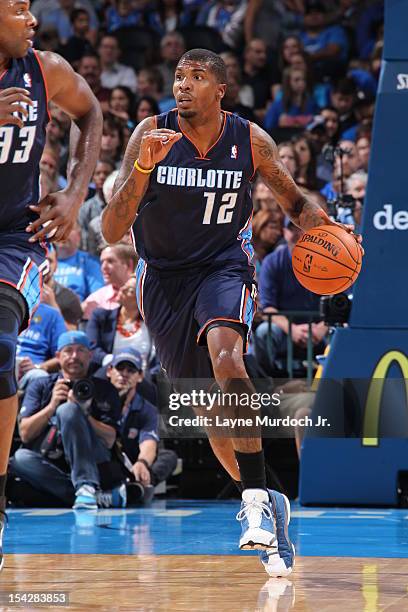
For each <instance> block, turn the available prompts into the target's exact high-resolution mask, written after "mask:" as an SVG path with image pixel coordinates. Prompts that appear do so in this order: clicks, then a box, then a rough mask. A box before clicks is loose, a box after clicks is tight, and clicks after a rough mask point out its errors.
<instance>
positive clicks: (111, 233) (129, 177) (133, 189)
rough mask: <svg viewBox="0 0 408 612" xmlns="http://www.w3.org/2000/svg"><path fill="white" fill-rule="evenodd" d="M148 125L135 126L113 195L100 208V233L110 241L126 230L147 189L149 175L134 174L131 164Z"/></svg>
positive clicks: (116, 238) (136, 156) (137, 152)
mask: <svg viewBox="0 0 408 612" xmlns="http://www.w3.org/2000/svg"><path fill="white" fill-rule="evenodd" d="M149 119H152V118H149ZM138 127H139V126H138ZM148 129H150V126H149V125H148V124H147V125H146V124H145V122H144V127H142V128H141V129H140V128H139V129H138V128H136V130H135V132H134V133H133V134H132V136H131V139H130V141H129V143H128V146H127V149H126V153H125V157H124V159H123V162H122V166H121V168H120V170H119V174H118V176H117V178H116V180H115V184H114V187H113V192H112V197H111V199H110V201H109V202H108V204H107V205H106V207H105V209H104V211H103V216H102V230H103V235H104V237H105V239H106V240H107V241H108V242H110V243H112V242H117V241H118V240H120V239H121V238H122V237H123V236H124V235H125V233H126V232H127V231H128V229H129V228H130V226H131V225H132V223H133V222H134V220H135V218H136V215H137V210H138V208H139V204H140V202H141V200H142V198H143V196H144V194H145V193H146V189H147V187H148V184H149V179H148V177H146V176H145V177H143V176H142V175H140V176H139V175H138V176H135V174H134V172H133V164H134V162H135V160H136V159H137V158H138V156H139V150H140V143H141V141H142V138H143V134H144V132H145V131H146V130H148Z"/></svg>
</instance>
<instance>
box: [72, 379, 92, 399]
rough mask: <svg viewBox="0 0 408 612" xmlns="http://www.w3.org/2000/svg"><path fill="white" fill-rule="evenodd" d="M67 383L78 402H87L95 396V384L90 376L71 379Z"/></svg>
mask: <svg viewBox="0 0 408 612" xmlns="http://www.w3.org/2000/svg"><path fill="white" fill-rule="evenodd" d="M67 385H68V388H69V389H72V393H73V394H74V397H75V399H76V401H77V402H87V401H88V400H90V399H92V398H93V397H94V391H95V385H94V384H93V382H92V380H90V379H89V378H80V379H79V380H70V381H69V382H68V383H67Z"/></svg>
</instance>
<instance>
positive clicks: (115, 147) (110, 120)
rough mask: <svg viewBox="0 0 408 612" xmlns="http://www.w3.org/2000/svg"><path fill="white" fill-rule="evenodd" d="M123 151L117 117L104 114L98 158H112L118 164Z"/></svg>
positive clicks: (120, 125)
mask: <svg viewBox="0 0 408 612" xmlns="http://www.w3.org/2000/svg"><path fill="white" fill-rule="evenodd" d="M122 153H123V130H122V124H121V121H120V120H119V119H116V118H115V117H114V116H113V115H110V114H106V115H105V116H104V119H103V130H102V140H101V151H100V158H101V159H103V161H106V160H109V161H110V160H113V161H114V162H115V164H116V166H119V164H120V160H121V159H122Z"/></svg>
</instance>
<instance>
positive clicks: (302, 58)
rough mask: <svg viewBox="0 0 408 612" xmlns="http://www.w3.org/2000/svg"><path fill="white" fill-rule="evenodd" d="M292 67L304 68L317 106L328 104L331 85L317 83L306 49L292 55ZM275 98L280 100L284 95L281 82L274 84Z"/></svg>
mask: <svg viewBox="0 0 408 612" xmlns="http://www.w3.org/2000/svg"><path fill="white" fill-rule="evenodd" d="M290 68H293V69H294V70H295V69H297V70H303V71H304V72H305V74H306V82H307V83H309V84H310V90H311V92H312V94H313V98H314V101H315V102H316V104H317V106H319V107H322V106H326V104H328V102H329V100H330V86H329V85H328V83H317V82H316V78H315V74H314V69H313V64H312V61H311V59H310V57H309V56H308V54H307V53H306V51H299V52H297V53H293V54H292V55H291V56H290ZM273 92H274V100H278V99H279V96H281V95H282V88H281V86H280V85H279V84H276V85H274V86H273Z"/></svg>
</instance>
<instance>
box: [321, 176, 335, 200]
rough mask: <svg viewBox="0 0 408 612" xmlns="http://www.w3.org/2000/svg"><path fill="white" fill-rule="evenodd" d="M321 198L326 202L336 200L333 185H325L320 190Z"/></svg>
mask: <svg viewBox="0 0 408 612" xmlns="http://www.w3.org/2000/svg"><path fill="white" fill-rule="evenodd" d="M320 193H321V194H322V196H324V197H325V198H326V200H334V199H335V198H337V191H335V190H334V187H333V183H332V181H330V183H326V185H325V186H324V187H323V188H322V189H321V190H320Z"/></svg>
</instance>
